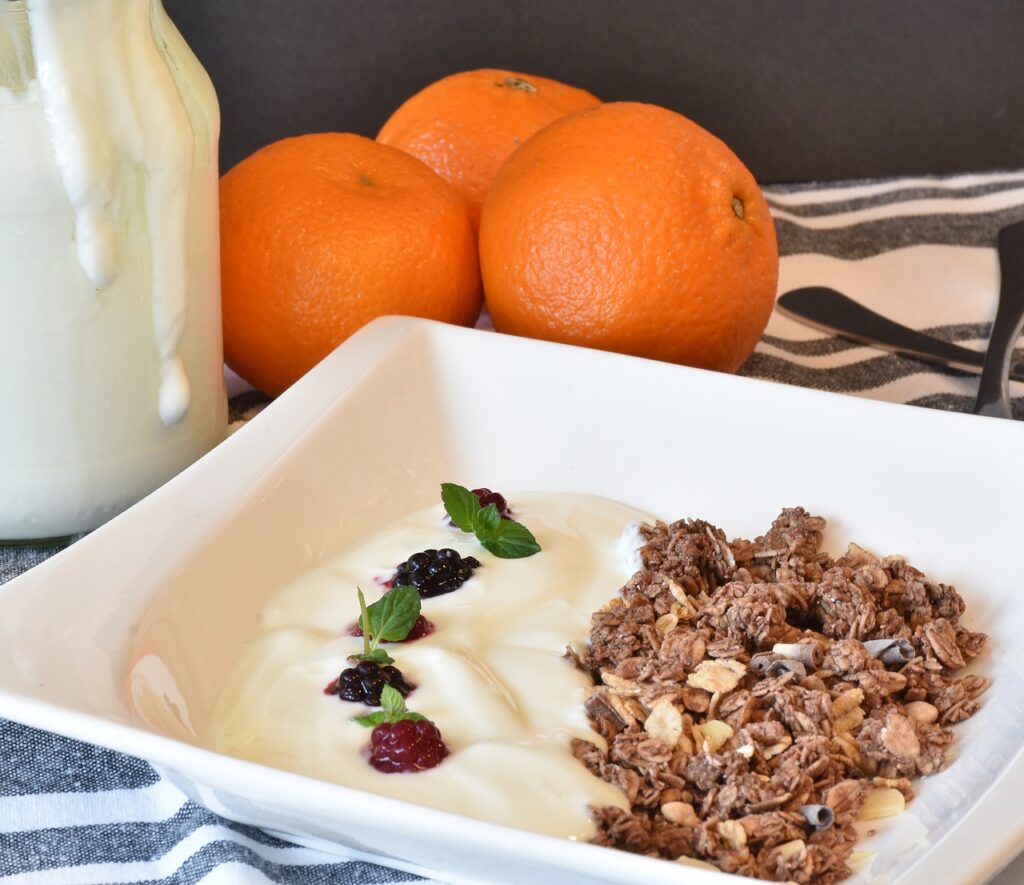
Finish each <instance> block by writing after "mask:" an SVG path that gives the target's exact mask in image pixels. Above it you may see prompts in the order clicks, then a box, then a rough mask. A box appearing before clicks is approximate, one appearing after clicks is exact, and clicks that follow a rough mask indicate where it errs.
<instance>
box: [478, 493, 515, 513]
mask: <svg viewBox="0 0 1024 885" xmlns="http://www.w3.org/2000/svg"><path fill="white" fill-rule="evenodd" d="M471 491H472V492H473V494H474V495H476V497H477V499H478V500H479V501H480V506H481V507H486V506H487V505H488V504H493V505H494V506H495V507H496V508H497V510H498V515H499V516H500V517H501V518H502V519H511V518H512V511H511V510H509V508H508V501H506V500H505V496H504V495H503V494H501V492H492V491H491V490H490V489H487V488H484V489H471Z"/></svg>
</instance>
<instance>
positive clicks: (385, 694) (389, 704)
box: [352, 685, 427, 728]
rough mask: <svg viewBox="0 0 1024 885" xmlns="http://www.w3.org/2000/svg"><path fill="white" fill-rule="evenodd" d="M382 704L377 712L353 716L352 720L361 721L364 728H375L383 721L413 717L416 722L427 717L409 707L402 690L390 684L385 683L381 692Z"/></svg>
mask: <svg viewBox="0 0 1024 885" xmlns="http://www.w3.org/2000/svg"><path fill="white" fill-rule="evenodd" d="M380 706H381V709H380V710H378V711H377V712H376V713H367V714H366V715H365V716H353V717H352V721H353V722H357V723H359V724H360V725H362V726H363V727H364V728H373V727H375V726H377V725H380V724H381V723H383V722H401V721H402V720H403V719H411V720H413V721H414V722H415V721H419V720H422V719H426V718H427V717H426V716H422V715H420V714H419V713H413V712H412V711H411V710H410V709H408V708H407V707H406V706H405V698H403V697H402V694H401V692H399V691H398V689H396V688H392V687H391V686H390V685H385V686H384V690H383V691H382V692H381V693H380Z"/></svg>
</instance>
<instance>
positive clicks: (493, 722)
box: [206, 494, 647, 839]
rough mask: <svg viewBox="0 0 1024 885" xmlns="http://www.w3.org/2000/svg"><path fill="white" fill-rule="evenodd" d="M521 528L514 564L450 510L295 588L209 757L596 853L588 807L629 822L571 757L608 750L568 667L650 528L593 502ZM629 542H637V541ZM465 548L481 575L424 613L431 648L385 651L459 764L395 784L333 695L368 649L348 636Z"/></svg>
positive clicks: (243, 662)
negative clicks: (417, 561)
mask: <svg viewBox="0 0 1024 885" xmlns="http://www.w3.org/2000/svg"><path fill="white" fill-rule="evenodd" d="M513 506H514V508H515V510H514V515H515V517H516V518H517V519H519V520H520V521H522V522H523V523H524V524H525V525H527V526H528V527H529V528H530V529H531V530H532V531H533V532H534V534H535V535H536V537H537V540H538V542H539V543H540V545H541V548H542V552H541V553H539V554H536V555H534V556H531V557H529V558H526V559H518V560H502V559H498V558H496V557H494V556H492V555H491V554H489V553H487V552H486V551H485V550H483V548H481V547H480V545H479V544H478V543H477V542H476V540H475V539H474V538H473V537H472V536H471V535H467V534H465V533H463V532H460V531H458V530H457V529H455V528H452V527H449V526H447V525H446V524H445V521H444V519H443V514H442V510H441V508H440V506H438V507H433V508H430V509H429V510H426V511H422V512H420V513H416V514H412V515H410V516H409V517H407V518H406V519H403V520H401V521H400V522H398V523H396V524H394V525H393V526H391V527H389V528H388V529H387V530H386V531H383V532H381V533H379V534H377V535H374V536H373V537H371V538H368V539H367V540H366V541H365V542H363V543H361V544H358V545H356V546H354V547H352V548H351V549H349V550H346V551H345V552H343V553H341V554H340V555H338V556H337V557H336V558H334V559H333V560H331V561H329V562H328V563H327V564H325V565H324V566H323V567H322V568H319V569H317V570H316V571H315V572H312V573H310V574H308V575H305V576H304V577H302V578H300V579H299V580H297V581H295V582H294V583H293V584H291V585H290V586H288V587H286V588H285V589H283V590H282V592H281V593H280V594H279V595H278V596H277V597H276V598H275V599H274V601H273V602H272V603H271V604H270V605H269V606H268V607H267V608H266V609H265V610H264V612H263V614H262V630H261V633H260V635H259V636H258V637H257V638H256V639H255V640H253V641H252V642H251V643H250V644H249V646H248V647H247V649H246V650H245V652H244V653H243V655H242V656H241V658H240V660H239V661H238V663H237V665H236V666H235V668H234V670H233V672H232V674H231V675H230V677H229V678H228V680H227V682H226V684H225V686H224V688H223V690H222V692H221V695H220V697H219V699H218V702H217V705H216V708H215V710H214V713H213V716H212V718H211V724H210V726H209V733H208V735H207V738H206V742H207V743H208V744H209V745H210V746H211V747H212V748H213V749H215V750H218V751H220V752H223V753H227V754H229V755H232V756H238V757H241V758H244V759H249V760H252V761H255V762H260V763H263V764H267V765H272V766H275V767H278V768H284V769H288V770H290V771H294V772H298V773H300V774H305V775H311V776H313V777H319V778H323V779H326V780H330V781H334V782H336V783H339V784H344V785H346V786H350V787H355V788H358V789H361V790H366V791H369V792H373V793H380V794H383V795H386V796H393V797H396V798H399V799H404V800H406V801H409V802H415V803H418V804H420V805H428V806H431V807H434V808H440V809H444V810H446V811H452V812H456V813H459V814H465V815H469V816H471V817H476V818H481V819H483V820H488V821H494V822H496V823H502V824H507V825H510V826H514V827H520V828H522V829H526V830H532V831H536V832H541V833H548V834H551V835H556V836H562V837H567V838H572V839H589V838H590V837H591V836H593V835H594V832H595V830H594V826H593V823H592V822H591V820H590V819H589V817H588V813H587V808H588V806H591V805H594V806H602V805H617V806H619V807H621V808H628V803H627V801H626V798H625V796H624V795H623V794H622V793H621V792H620V791H619V790H618V789H616V788H615V787H612V786H611V785H610V784H607V783H605V782H604V781H602V780H600V779H599V778H597V777H594V776H593V775H591V774H590V773H589V772H588V771H587V770H586V769H585V768H584V766H583V765H582V764H580V763H579V762H578V761H577V760H576V759H575V758H573V756H572V754H571V752H570V746H569V745H570V740H571V738H572V737H573V736H578V737H583V738H586V739H588V740H593V741H595V742H598V743H600V738H598V737H597V736H596V735H595V734H594V733H593V731H592V730H591V729H590V727H589V724H588V722H587V717H586V713H585V711H584V708H583V702H584V700H585V698H586V696H587V693H588V688H589V680H588V679H587V678H586V677H585V676H584V675H583V674H581V673H579V672H578V671H577V670H576V669H575V668H574V667H573V665H572V664H571V663H570V662H569V661H567V660H566V659H565V658H564V657H563V655H564V652H565V649H566V646H567V644H568V643H569V642H571V641H585V640H586V638H587V636H588V634H589V631H590V616H591V614H592V613H593V612H594V611H595V610H597V609H598V608H600V607H601V606H603V605H604V604H605V603H606V602H607V601H608V599H609V598H611V597H612V596H613V595H614V594H615V592H616V591H617V590H618V588H619V587H620V586H621V585H622V584H623V583H624V582H625V581H626V580H627V579H628V578H629V576H630V575H631V574H632V573H633V570H634V569H633V563H632V561H631V559H632V556H631V554H632V552H633V551H632V549H629V550H624V548H623V545H622V544H621V543H620V538H621V537H622V534H623V527H624V526H626V525H627V524H629V523H634V522H636V521H642V520H645V519H646V518H647V517H646V515H645V514H643V513H640V512H639V511H637V510H635V509H633V508H631V507H627V506H625V505H623V504H619V503H615V502H612V501H607V500H605V499H603V498H594V497H590V496H584V495H562V494H549V495H539V494H538V495H520V496H517V497H515V498H514V500H513ZM633 537H638V536H637V535H636V534H635V533H634V534H633ZM431 547H433V548H441V547H453V548H454V549H456V550H458V551H459V553H460V554H462V555H463V556H468V555H473V556H476V557H477V558H478V559H479V560H480V562H481V567H480V568H479V569H477V570H476V572H475V573H474V576H473V577H472V578H471V579H470V580H469V581H467V582H466V583H465V584H464V585H463V586H462V587H461V588H460V589H458V590H456V591H454V592H453V593H449V594H446V595H444V596H439V597H435V598H432V599H425V600H424V601H423V614H424V615H425V616H426V617H427V618H428V619H430V620H431V621H432V622H433V623H434V624H435V626H436V630H435V632H434V633H433V634H431V635H430V636H427V637H425V638H423V639H419V640H417V641H415V642H411V643H405V644H402V643H396V644H389V645H387V646H386V647H387V649H388V651H389V654H391V656H392V657H394V658H395V662H396V663H395V666H397V667H398V668H399V669H400V670H402V672H403V673H404V674H405V676H406V678H407V679H409V680H411V681H412V682H414V683H415V684H416V686H417V688H416V689H415V691H413V692H412V693H411V694H410V695H409V698H408V699H407V703H408V705H409V707H410V709H412V710H415V711H416V712H419V713H422V714H423V715H425V716H427V717H428V718H430V719H432V720H433V721H434V722H435V724H436V725H437V726H438V728H439V729H440V730H441V733H442V735H443V736H444V740H445V743H446V744H447V745H448V747H449V749H450V750H451V751H452V753H451V755H450V756H449V757H448V758H446V759H445V760H444V762H442V763H441V765H440V766H438V767H437V768H434V769H430V770H428V771H423V772H417V773H403V774H384V773H381V772H378V771H376V770H375V769H373V768H372V767H371V766H370V765H369V764H368V763H367V762H366V760H365V758H364V751H365V748H366V746H367V745H368V743H369V738H370V732H369V730H368V729H365V728H363V727H361V726H359V725H357V724H355V723H353V722H352V721H351V717H352V716H355V715H359V714H361V713H365V712H367V708H366V707H363V706H361V705H359V704H353V703H348V702H345V701H341V700H339V699H338V697H336V696H329V695H325V694H324V693H323V689H324V687H325V686H326V685H327V684H328V683H329V682H330V681H331V680H333V679H334V678H336V677H337V676H338V674H339V672H340V671H341V670H342V669H343V668H345V667H347V666H352V665H351V664H350V663H348V662H347V661H346V657H347V656H348V655H350V654H354V653H358V652H359V651H361V650H362V640H361V639H358V638H356V637H352V636H349V635H347V631H348V629H349V628H350V627H351V625H352V624H354V623H355V622H356V621H357V619H358V616H359V605H358V601H357V598H356V587H357V586H359V587H361V588H362V589H363V592H364V593H365V594H366V596H367V601H368V602H373V601H375V600H376V599H378V598H379V597H380V596H381V595H382V593H383V588H382V587H381V586H380V585H379V583H376V582H375V580H374V578H375V577H376V578H377V579H378V580H379V579H380V578H383V577H387V576H388V575H390V573H391V570H392V569H393V568H394V566H395V565H397V564H398V563H399V562H401V561H403V560H404V559H406V558H407V557H408V556H409V555H411V554H412V553H415V552H417V551H419V550H424V549H428V548H431Z"/></svg>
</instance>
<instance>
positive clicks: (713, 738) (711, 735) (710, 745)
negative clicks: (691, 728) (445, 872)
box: [697, 719, 734, 753]
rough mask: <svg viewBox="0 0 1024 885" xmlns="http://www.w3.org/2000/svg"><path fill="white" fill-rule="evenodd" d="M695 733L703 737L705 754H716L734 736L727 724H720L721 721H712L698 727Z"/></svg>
mask: <svg viewBox="0 0 1024 885" xmlns="http://www.w3.org/2000/svg"><path fill="white" fill-rule="evenodd" d="M697 731H699V732H700V733H701V734H702V735H703V736H704V752H705V753H717V752H718V751H719V749H720V748H721V747H722V745H723V744H724V743H725V742H726V741H727V740H729V739H730V738H731V737H732V736H733V734H734V732H733V730H732V726H731V725H729V723H728V722H722V720H721V719H712V720H711V721H710V722H705V723H704V724H703V725H698V726H697Z"/></svg>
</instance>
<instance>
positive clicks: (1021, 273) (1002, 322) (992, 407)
mask: <svg viewBox="0 0 1024 885" xmlns="http://www.w3.org/2000/svg"><path fill="white" fill-rule="evenodd" d="M998 250H999V271H1000V273H1001V275H1002V277H1001V281H1000V284H999V306H998V307H997V308H996V319H995V322H994V323H993V324H992V335H991V336H990V337H989V340H988V351H987V352H986V353H985V365H984V366H983V367H982V370H981V381H979V382H978V398H977V399H976V400H975V401H974V414H975V415H988V416H990V417H993V418H1012V417H1013V409H1012V407H1011V405H1010V381H1009V376H1010V359H1011V358H1012V356H1013V347H1014V345H1015V344H1016V343H1017V338H1018V337H1020V332H1021V328H1022V327H1024V221H1018V222H1017V223H1016V224H1011V225H1008V226H1007V227H1004V228H1003V229H1002V230H1001V231H999V240H998Z"/></svg>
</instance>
